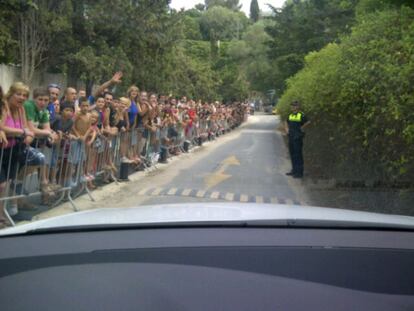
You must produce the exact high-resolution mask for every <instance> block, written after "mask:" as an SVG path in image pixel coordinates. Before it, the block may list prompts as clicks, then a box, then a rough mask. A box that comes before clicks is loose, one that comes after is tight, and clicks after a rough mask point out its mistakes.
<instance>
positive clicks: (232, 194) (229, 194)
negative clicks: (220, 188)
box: [224, 192, 234, 201]
mask: <svg viewBox="0 0 414 311" xmlns="http://www.w3.org/2000/svg"><path fill="white" fill-rule="evenodd" d="M224 198H225V199H226V200H227V201H233V199H234V193H230V192H227V193H226V196H225V197H224Z"/></svg>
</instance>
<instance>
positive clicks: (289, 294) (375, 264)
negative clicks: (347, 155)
mask: <svg viewBox="0 0 414 311" xmlns="http://www.w3.org/2000/svg"><path fill="white" fill-rule="evenodd" d="M0 245H1V246H0V249H1V252H0V304H1V306H2V307H1V310H7V311H9V310H376V311H379V310H414V269H413V263H414V232H410V231H393V230H386V231H383V230H356V229H354V230H347V229H326V228H325V229H298V228H295V229H289V228H223V227H217V228H214V227H212V228H145V229H123V230H108V231H105V230H96V231H90V232H84V231H79V232H68V233H51V234H46V233H42V234H32V235H22V236H11V237H3V238H1V239H0Z"/></svg>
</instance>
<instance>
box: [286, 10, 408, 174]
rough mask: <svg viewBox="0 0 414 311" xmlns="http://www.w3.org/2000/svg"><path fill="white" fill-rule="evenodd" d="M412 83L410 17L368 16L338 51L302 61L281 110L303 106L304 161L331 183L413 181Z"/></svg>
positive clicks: (395, 13)
mask: <svg viewBox="0 0 414 311" xmlns="http://www.w3.org/2000/svg"><path fill="white" fill-rule="evenodd" d="M413 81H414V10H413V9H410V8H408V7H402V8H399V9H388V10H385V11H382V12H373V13H368V14H366V15H362V16H359V18H358V23H357V25H356V26H355V27H354V28H353V30H352V33H351V35H349V36H347V37H343V38H342V40H341V43H340V44H329V45H328V46H326V47H325V48H323V49H322V50H321V51H319V52H314V53H310V54H308V55H307V56H306V58H305V67H304V69H303V70H301V71H300V72H299V73H298V74H296V75H295V76H294V77H292V78H291V79H289V80H288V89H287V91H286V92H285V93H284V95H283V96H282V98H281V101H280V110H281V112H282V115H283V116H284V117H286V115H287V114H288V109H289V103H290V102H291V101H293V100H296V99H298V100H300V101H301V102H302V104H303V110H304V111H305V112H306V113H308V116H309V117H310V118H311V119H312V120H313V125H312V127H311V128H310V131H309V135H308V138H307V143H306V145H307V146H308V149H307V150H306V152H305V153H306V154H307V156H308V159H307V160H308V161H311V162H312V164H314V166H315V167H320V168H321V169H322V170H323V171H324V173H325V174H326V175H328V177H345V178H348V177H353V178H355V177H356V176H355V175H358V177H361V178H363V179H380V180H387V179H390V178H391V179H394V178H398V179H401V178H405V179H408V180H413V179H414V165H413V163H414V85H413ZM356 172H358V173H357V174H356ZM350 175H352V176H350Z"/></svg>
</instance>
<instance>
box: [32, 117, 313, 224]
mask: <svg viewBox="0 0 414 311" xmlns="http://www.w3.org/2000/svg"><path fill="white" fill-rule="evenodd" d="M279 125H280V121H279V119H278V117H276V116H272V115H254V116H250V117H249V120H248V122H247V123H245V124H244V125H243V126H241V127H240V128H238V129H236V130H234V131H232V132H230V133H227V134H225V135H223V136H220V137H218V138H217V139H216V140H215V141H212V142H207V143H205V144H203V146H202V147H199V148H195V149H194V150H192V152H191V153H189V154H183V155H181V156H179V157H176V158H173V159H172V160H170V162H169V163H168V164H166V165H158V166H157V168H156V169H154V170H152V171H149V172H139V173H136V174H134V175H132V176H130V179H131V181H130V182H128V183H120V184H118V185H117V184H111V185H108V186H105V187H103V188H102V189H99V190H96V191H94V192H93V193H92V195H93V197H94V199H95V202H92V201H91V200H90V199H89V198H88V196H86V195H85V196H82V197H80V198H78V199H76V200H75V204H76V206H77V208H78V209H79V210H87V209H91V208H100V207H132V206H139V205H149V204H159V203H180V202H215V201H227V202H246V203H248V202H258V203H281V204H298V205H309V204H310V202H309V199H308V198H307V196H306V194H305V192H304V190H303V186H302V182H301V181H300V180H295V179H292V178H290V177H287V176H286V175H285V173H286V172H287V171H289V170H290V161H289V160H288V154H287V150H286V146H285V144H284V142H283V137H282V135H281V134H280V132H279V131H278V130H277V128H278V127H279ZM72 212H73V209H72V207H71V206H70V204H67V203H66V204H63V205H61V206H59V207H56V208H54V209H52V210H49V211H46V212H43V213H40V214H39V215H37V216H35V217H34V218H33V220H37V219H43V218H49V217H53V216H57V215H62V214H67V213H72Z"/></svg>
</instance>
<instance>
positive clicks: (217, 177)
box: [204, 155, 240, 189]
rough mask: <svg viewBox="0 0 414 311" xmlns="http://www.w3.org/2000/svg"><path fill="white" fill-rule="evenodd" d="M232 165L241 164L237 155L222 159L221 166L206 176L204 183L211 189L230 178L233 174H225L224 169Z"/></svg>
mask: <svg viewBox="0 0 414 311" xmlns="http://www.w3.org/2000/svg"><path fill="white" fill-rule="evenodd" d="M230 165H240V161H239V160H238V159H237V158H236V156H235V155H232V156H229V157H228V158H226V159H224V160H223V161H221V163H220V165H219V168H218V169H217V170H216V171H215V172H213V173H212V174H208V175H207V176H206V177H205V178H204V183H205V185H206V189H210V188H212V187H214V186H216V185H218V184H220V183H222V182H223V181H225V180H227V179H229V178H230V177H231V175H229V174H225V173H224V171H225V170H226V169H227V167H228V166H230Z"/></svg>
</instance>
